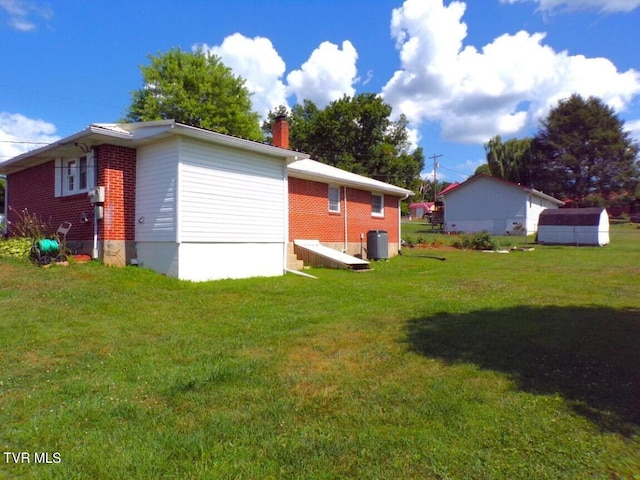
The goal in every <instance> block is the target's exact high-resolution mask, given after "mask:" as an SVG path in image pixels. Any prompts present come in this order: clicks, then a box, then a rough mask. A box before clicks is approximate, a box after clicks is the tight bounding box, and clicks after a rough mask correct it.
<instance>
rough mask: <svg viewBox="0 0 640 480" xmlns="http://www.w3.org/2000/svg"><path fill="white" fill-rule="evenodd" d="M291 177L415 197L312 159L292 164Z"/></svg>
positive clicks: (408, 192) (410, 192) (385, 184)
mask: <svg viewBox="0 0 640 480" xmlns="http://www.w3.org/2000/svg"><path fill="white" fill-rule="evenodd" d="M287 169H288V172H289V176H290V177H293V178H300V179H303V180H311V181H316V182H318V181H320V182H323V183H329V184H338V185H341V186H347V187H354V188H358V189H360V190H369V191H372V192H380V193H387V194H393V195H396V196H401V197H407V196H409V195H413V192H412V191H411V190H407V189H405V188H402V187H397V186H395V185H391V184H390V183H385V182H381V181H380V180H375V179H373V178H368V177H365V176H363V175H358V174H357V173H353V172H347V171H346V170H342V169H341V168H337V167H334V166H331V165H327V164H324V163H321V162H318V161H316V160H312V159H310V158H307V159H301V160H299V161H296V162H293V163H290V164H289V165H288V167H287Z"/></svg>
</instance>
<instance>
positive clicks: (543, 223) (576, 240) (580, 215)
mask: <svg viewBox="0 0 640 480" xmlns="http://www.w3.org/2000/svg"><path fill="white" fill-rule="evenodd" d="M538 243H540V244H555V245H599V246H603V245H608V244H609V215H608V213H607V210H606V209H604V208H599V207H593V208H561V209H547V210H543V211H542V213H540V219H539V220H538Z"/></svg>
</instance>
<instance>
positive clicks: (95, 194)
mask: <svg viewBox="0 0 640 480" xmlns="http://www.w3.org/2000/svg"><path fill="white" fill-rule="evenodd" d="M87 195H88V196H89V201H90V202H91V203H104V187H93V188H92V189H91V190H89V193H88V194H87Z"/></svg>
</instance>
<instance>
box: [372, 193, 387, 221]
mask: <svg viewBox="0 0 640 480" xmlns="http://www.w3.org/2000/svg"><path fill="white" fill-rule="evenodd" d="M371 215H372V216H374V217H382V216H384V195H381V194H379V193H372V194H371Z"/></svg>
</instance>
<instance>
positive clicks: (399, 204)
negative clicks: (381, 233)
mask: <svg viewBox="0 0 640 480" xmlns="http://www.w3.org/2000/svg"><path fill="white" fill-rule="evenodd" d="M407 198H409V194H408V193H406V194H405V195H404V197H402V198H400V197H398V253H400V251H401V250H402V208H401V203H402V201H403V200H406V199H407Z"/></svg>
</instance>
